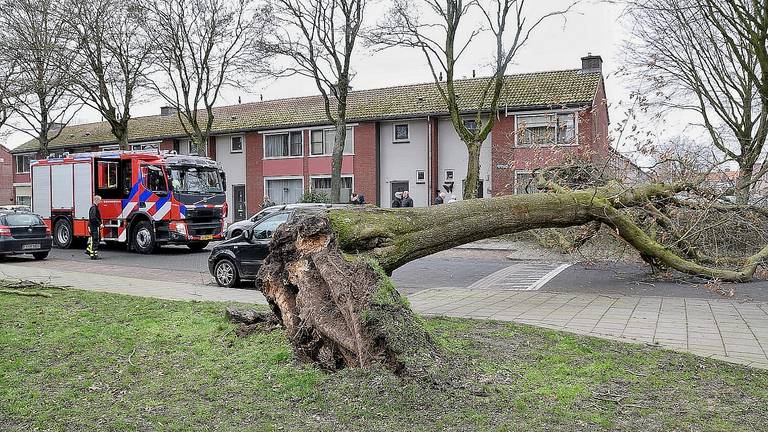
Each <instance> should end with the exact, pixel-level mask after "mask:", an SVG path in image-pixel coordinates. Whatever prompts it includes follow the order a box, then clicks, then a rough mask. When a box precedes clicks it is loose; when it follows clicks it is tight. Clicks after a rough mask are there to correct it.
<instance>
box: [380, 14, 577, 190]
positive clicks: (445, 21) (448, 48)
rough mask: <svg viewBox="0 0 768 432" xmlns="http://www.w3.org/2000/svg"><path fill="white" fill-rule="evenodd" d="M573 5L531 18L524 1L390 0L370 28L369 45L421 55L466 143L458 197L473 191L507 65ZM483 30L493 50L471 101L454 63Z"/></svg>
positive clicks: (472, 45)
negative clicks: (463, 95) (461, 92)
mask: <svg viewBox="0 0 768 432" xmlns="http://www.w3.org/2000/svg"><path fill="white" fill-rule="evenodd" d="M574 4H575V3H571V4H570V5H569V6H568V7H566V8H565V9H563V10H557V11H551V12H547V13H545V14H543V15H541V16H538V17H533V16H531V14H530V13H529V6H528V5H527V2H526V1H525V0H493V1H466V2H465V1H463V0H420V1H416V2H414V1H409V0H395V1H394V4H393V6H392V8H391V10H390V11H389V13H388V15H387V17H386V19H385V20H383V21H382V22H381V23H380V24H379V25H378V28H377V29H376V30H375V31H373V32H372V34H371V37H370V40H371V42H372V43H373V44H374V45H377V46H380V47H392V46H405V47H412V48H417V49H420V50H421V51H422V53H423V54H424V56H425V58H426V60H427V63H428V65H429V68H430V71H431V73H432V77H433V79H434V81H435V85H436V86H437V89H438V92H439V94H440V96H441V98H442V99H443V102H444V103H445V104H446V106H447V108H448V112H449V114H450V117H451V122H452V123H453V127H454V129H455V130H456V133H457V134H458V135H459V138H461V140H462V141H463V142H464V143H465V144H466V146H467V152H468V154H469V157H468V159H467V178H466V179H465V181H464V192H463V196H464V199H471V198H475V197H476V196H477V195H476V194H477V188H478V185H479V180H480V148H481V146H482V143H483V141H485V139H486V138H487V137H488V134H489V133H490V132H491V129H493V124H494V122H495V120H496V115H497V114H498V110H499V104H500V101H501V97H502V93H503V92H504V90H505V89H504V85H505V79H504V75H505V74H506V71H507V67H508V66H509V64H510V63H511V62H512V60H513V59H514V58H515V56H516V55H517V53H518V52H519V51H520V49H521V48H522V47H523V46H524V45H525V44H526V42H527V41H528V40H529V39H530V37H531V35H532V34H533V32H534V31H535V30H536V29H537V28H538V27H539V26H540V25H542V24H543V23H544V22H545V21H547V19H549V18H552V17H557V16H561V17H562V16H564V15H565V14H566V13H567V12H568V11H569V10H570V9H571V8H572V7H573V6H574ZM473 13H474V14H477V15H479V17H480V20H479V22H478V21H473V20H472V17H473ZM485 32H488V33H490V35H491V36H492V39H493V45H492V46H493V48H494V49H495V50H494V52H489V53H488V54H489V55H493V65H492V74H491V76H490V78H489V79H487V80H486V81H485V82H483V83H482V84H481V88H480V92H479V94H480V97H479V99H478V100H477V101H474V100H473V101H471V102H468V101H466V100H460V99H459V97H458V95H457V89H456V85H455V81H456V79H457V77H456V69H457V65H458V64H459V61H460V60H462V58H463V57H464V55H465V54H466V53H467V52H472V53H473V54H472V55H473V57H475V58H476V57H477V56H478V54H477V53H478V49H477V47H476V46H475V45H480V44H473V42H475V39H476V37H477V36H479V35H481V34H483V33H485ZM463 34H464V35H466V36H464V37H462V35H463ZM443 74H445V82H444V83H443V82H442V79H441V77H442V75H443ZM469 103H474V105H473V106H468V104H469ZM466 115H472V116H473V118H472V120H473V121H465V116H466Z"/></svg>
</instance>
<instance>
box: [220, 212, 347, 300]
mask: <svg viewBox="0 0 768 432" xmlns="http://www.w3.org/2000/svg"><path fill="white" fill-rule="evenodd" d="M339 207H349V206H346V205H334V206H321V207H298V208H285V209H283V210H279V211H276V212H274V213H273V214H271V215H269V216H265V217H264V218H262V219H260V220H259V221H258V222H256V223H255V224H254V225H253V227H251V228H248V229H246V230H244V231H243V233H242V234H240V235H239V236H237V237H234V238H232V239H230V240H227V241H224V242H221V243H219V244H218V245H216V246H215V247H214V248H213V250H212V251H211V256H210V257H208V269H209V270H210V272H211V274H212V275H213V277H214V278H215V279H216V283H217V284H219V286H223V287H228V288H231V287H234V286H237V285H238V284H239V283H240V281H243V280H254V279H255V278H256V273H258V271H259V267H261V263H263V262H264V259H265V258H266V257H267V255H269V242H270V241H271V240H272V234H273V233H274V232H275V231H276V230H277V227H279V226H280V225H282V224H283V223H285V222H286V221H288V220H289V219H290V218H292V217H293V216H294V215H296V214H302V215H304V214H312V213H320V212H325V211H328V210H331V209H332V208H339Z"/></svg>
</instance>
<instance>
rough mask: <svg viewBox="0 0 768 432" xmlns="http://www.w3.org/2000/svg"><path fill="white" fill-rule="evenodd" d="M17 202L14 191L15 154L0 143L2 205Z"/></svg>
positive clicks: (0, 196) (0, 199)
mask: <svg viewBox="0 0 768 432" xmlns="http://www.w3.org/2000/svg"><path fill="white" fill-rule="evenodd" d="M11 204H16V202H15V194H14V191H13V155H11V151H10V150H8V149H7V148H5V146H3V145H0V205H11Z"/></svg>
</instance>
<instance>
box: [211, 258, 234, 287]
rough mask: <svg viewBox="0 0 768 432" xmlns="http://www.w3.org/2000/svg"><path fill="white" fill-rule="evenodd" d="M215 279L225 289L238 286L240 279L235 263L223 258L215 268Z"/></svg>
mask: <svg viewBox="0 0 768 432" xmlns="http://www.w3.org/2000/svg"><path fill="white" fill-rule="evenodd" d="M213 277H214V278H216V283H217V284H219V286H222V287H225V288H232V287H234V286H235V285H237V284H238V282H239V281H240V278H239V276H238V274H237V267H235V263H233V262H232V261H231V260H229V259H227V258H222V259H221V260H219V262H217V263H216V267H214V268H213Z"/></svg>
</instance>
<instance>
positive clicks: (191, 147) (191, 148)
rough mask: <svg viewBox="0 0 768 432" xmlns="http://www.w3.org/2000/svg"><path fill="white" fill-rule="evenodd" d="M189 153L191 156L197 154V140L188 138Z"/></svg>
mask: <svg viewBox="0 0 768 432" xmlns="http://www.w3.org/2000/svg"><path fill="white" fill-rule="evenodd" d="M187 154H188V155H190V156H197V147H196V146H195V142H194V141H192V140H191V139H189V140H187Z"/></svg>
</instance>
